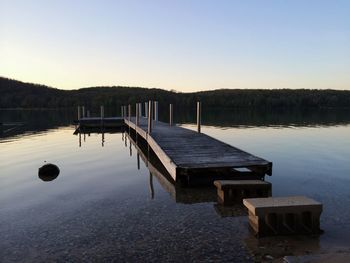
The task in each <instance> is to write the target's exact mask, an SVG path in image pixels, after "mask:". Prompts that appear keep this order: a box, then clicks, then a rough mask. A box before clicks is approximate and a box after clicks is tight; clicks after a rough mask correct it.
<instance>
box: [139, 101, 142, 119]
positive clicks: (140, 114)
mask: <svg viewBox="0 0 350 263" xmlns="http://www.w3.org/2000/svg"><path fill="white" fill-rule="evenodd" d="M141 117H142V103H139V118H141Z"/></svg>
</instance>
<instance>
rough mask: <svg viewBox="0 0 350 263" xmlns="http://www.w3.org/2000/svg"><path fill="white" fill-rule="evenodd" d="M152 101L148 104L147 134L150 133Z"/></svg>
mask: <svg viewBox="0 0 350 263" xmlns="http://www.w3.org/2000/svg"><path fill="white" fill-rule="evenodd" d="M152 118H153V116H152V101H151V100H150V101H149V102H148V134H151V132H152Z"/></svg>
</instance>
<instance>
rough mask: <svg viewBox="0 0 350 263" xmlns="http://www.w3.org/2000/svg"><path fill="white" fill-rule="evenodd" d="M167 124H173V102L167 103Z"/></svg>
mask: <svg viewBox="0 0 350 263" xmlns="http://www.w3.org/2000/svg"><path fill="white" fill-rule="evenodd" d="M169 125H170V126H173V104H169Z"/></svg>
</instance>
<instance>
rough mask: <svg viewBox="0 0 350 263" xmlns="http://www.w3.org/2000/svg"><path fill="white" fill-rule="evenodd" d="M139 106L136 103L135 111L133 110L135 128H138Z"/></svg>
mask: <svg viewBox="0 0 350 263" xmlns="http://www.w3.org/2000/svg"><path fill="white" fill-rule="evenodd" d="M139 106H140V104H139V103H136V109H135V110H136V116H135V117H136V120H135V124H136V127H137V126H139V113H140V112H139Z"/></svg>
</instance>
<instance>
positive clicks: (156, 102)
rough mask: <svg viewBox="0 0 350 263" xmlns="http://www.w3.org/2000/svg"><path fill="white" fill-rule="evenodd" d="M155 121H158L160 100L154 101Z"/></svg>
mask: <svg viewBox="0 0 350 263" xmlns="http://www.w3.org/2000/svg"><path fill="white" fill-rule="evenodd" d="M154 121H158V101H154Z"/></svg>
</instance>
